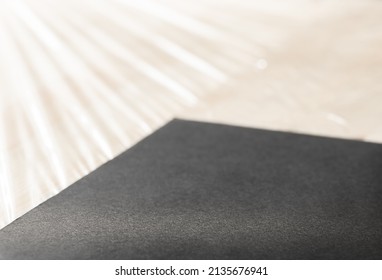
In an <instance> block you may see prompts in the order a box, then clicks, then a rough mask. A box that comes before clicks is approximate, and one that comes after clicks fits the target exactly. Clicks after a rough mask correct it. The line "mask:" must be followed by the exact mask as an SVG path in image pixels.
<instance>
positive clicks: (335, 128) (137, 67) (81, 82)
mask: <svg viewBox="0 0 382 280" xmlns="http://www.w3.org/2000/svg"><path fill="white" fill-rule="evenodd" d="M1 4H2V9H0V98H1V103H0V114H1V118H0V228H1V227H4V226H5V225H7V224H8V223H10V222H11V221H13V220H14V219H16V218H17V217H19V216H21V215H22V214H24V213H25V212H27V211H28V210H30V209H32V208H33V207H35V206H36V205H38V204H40V203H41V202H43V201H45V200H46V199H48V198H49V197H51V196H53V195H54V194H57V193H58V192H59V191H61V190H62V189H64V188H66V187H68V186H69V185H70V184H71V183H73V182H74V181H76V180H78V179H79V178H81V177H83V176H84V175H85V174H87V173H89V172H91V171H92V170H94V169H95V168H96V167H97V166H99V165H101V164H102V163H104V162H106V161H107V160H110V159H112V158H113V157H114V156H115V155H117V154H118V153H120V152H122V151H123V150H125V149H126V148H128V147H130V146H131V145H133V144H134V143H136V142H137V141H139V140H140V139H142V137H144V136H146V135H148V134H149V133H151V132H152V131H153V130H155V129H156V128H158V127H160V126H161V125H163V124H164V123H165V122H167V121H168V120H170V119H172V118H173V117H185V118H191V119H198V120H205V121H214V122H221V123H230V124H238V125H245V126H251V127H263V128H270V129H279V130H287V131H297V132H304V133H311V134H320V135H330V136H337V137H344V138H354V139H361V140H368V141H375V142H382V122H381V120H382V83H381V82H380V81H381V79H382V51H381V50H382V28H381V26H382V2H380V1H309V0H306V1H292V0H290V1H243V0H239V1H238V0H236V1H234V0H225V1H217V0H216V1H215V0H207V1H206V0H205V1H201V0H198V1H195V0H194V1H176V0H160V1H133V0H131V1H129V0H119V1H106V0H93V1H90V0H83V1H74V0H70V1H69V0H68V1H58V0H24V1H22V0H19V1H17V0H14V1H3V2H1Z"/></svg>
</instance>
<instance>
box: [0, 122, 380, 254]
mask: <svg viewBox="0 0 382 280" xmlns="http://www.w3.org/2000/svg"><path fill="white" fill-rule="evenodd" d="M381 203H382V145H380V144H372V143H364V142H357V141H349V140H340V139H332V138H325V137H315V136H307V135H299V134H293V133H284V132H275V131H267V130H259V129H249V128H241V127H232V126H226V125H216V124H206V123H198V122H190V121H182V120H175V121H172V122H170V123H169V124H168V125H166V126H164V127H163V128H161V129H159V130H158V131H156V132H155V133H153V134H152V135H151V136H149V137H147V138H146V139H144V140H143V141H141V142H140V143H138V144H137V145H135V146H134V147H132V148H131V149H129V150H127V151H126V152H124V153H123V154H121V155H120V156H118V157H116V158H115V159H113V160H112V161H110V162H108V163H106V164H104V165H103V166H101V167H100V168H98V169H97V170H95V171H94V172H92V173H91V174H89V175H88V176H86V177H84V178H83V179H81V180H79V181H78V182H76V183H75V184H73V185H72V186H70V187H69V188H67V189H66V190H64V191H62V192H61V193H60V194H58V195H56V196H55V197H53V198H51V199H49V200H48V201H46V202H45V203H43V204H41V205H40V206H38V207H36V208H35V209H33V210H32V211H30V212H29V213H27V214H26V215H24V216H22V217H21V218H20V219H18V220H16V221H15V222H13V223H12V224H10V225H8V226H7V227H5V228H4V229H2V230H1V231H0V258H3V259H24V258H25V259H381V258H382V206H381Z"/></svg>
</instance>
